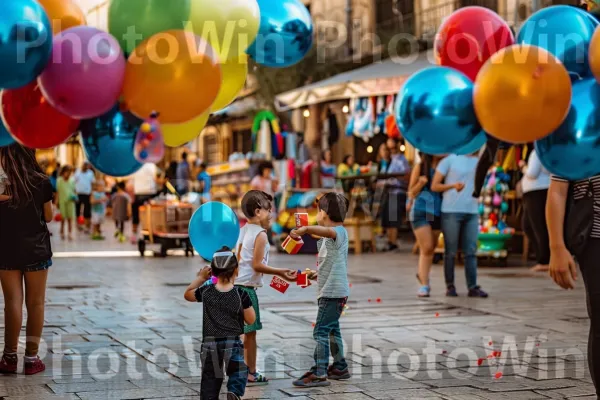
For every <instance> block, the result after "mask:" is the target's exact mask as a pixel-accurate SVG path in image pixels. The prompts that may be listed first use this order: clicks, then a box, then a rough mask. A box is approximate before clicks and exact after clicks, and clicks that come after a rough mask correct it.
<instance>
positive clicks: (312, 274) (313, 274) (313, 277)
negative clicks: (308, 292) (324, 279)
mask: <svg viewBox="0 0 600 400" xmlns="http://www.w3.org/2000/svg"><path fill="white" fill-rule="evenodd" d="M318 277H319V273H318V272H317V271H310V273H309V274H308V279H309V280H311V281H316V280H317V278H318Z"/></svg>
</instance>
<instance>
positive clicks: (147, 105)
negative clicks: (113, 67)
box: [123, 31, 221, 123]
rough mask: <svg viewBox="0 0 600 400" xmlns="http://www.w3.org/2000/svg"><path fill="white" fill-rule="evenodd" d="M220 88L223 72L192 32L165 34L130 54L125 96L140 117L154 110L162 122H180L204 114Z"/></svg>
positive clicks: (169, 32)
mask: <svg viewBox="0 0 600 400" xmlns="http://www.w3.org/2000/svg"><path fill="white" fill-rule="evenodd" d="M161 43H162V46H161ZM165 44H166V46H165ZM190 45H194V46H196V47H195V48H190ZM220 88H221V68H220V67H219V65H218V60H217V58H216V56H215V54H214V51H213V50H212V48H211V47H210V45H209V44H208V43H207V42H206V41H205V40H204V39H202V38H200V37H199V36H196V35H194V34H193V33H190V32H185V31H168V32H164V33H160V34H158V35H155V36H152V37H151V38H150V39H148V40H146V41H145V42H143V43H142V44H141V45H140V46H139V47H138V48H137V49H135V52H134V53H132V54H131V55H130V56H129V61H128V63H127V70H126V74H125V85H124V87H123V98H124V101H125V104H126V105H127V107H129V109H130V110H131V111H132V112H133V113H134V114H136V115H137V116H138V117H140V116H141V117H146V116H148V115H150V114H151V113H152V112H154V111H157V112H158V113H159V114H160V121H161V122H162V123H183V122H187V121H189V120H191V119H192V118H194V117H197V116H198V115H200V114H202V113H203V112H205V111H207V110H208V109H209V108H210V106H211V105H212V104H213V102H214V101H215V99H216V98H217V95H218V94H219V89H220Z"/></svg>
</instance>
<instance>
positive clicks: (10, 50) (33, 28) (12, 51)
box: [0, 0, 52, 89]
mask: <svg viewBox="0 0 600 400" xmlns="http://www.w3.org/2000/svg"><path fill="white" fill-rule="evenodd" d="M51 54H52V26H51V25H50V20H49V19H48V15H47V14H46V11H44V8H43V7H42V6H41V5H40V4H39V3H38V2H37V1H35V0H8V1H7V0H4V1H2V12H0V89H2V88H4V89H16V88H19V87H21V86H25V85H27V84H28V83H30V82H32V81H34V80H35V78H37V77H38V75H40V74H41V73H42V71H43V70H44V68H45V67H46V64H48V61H49V60H50V55H51Z"/></svg>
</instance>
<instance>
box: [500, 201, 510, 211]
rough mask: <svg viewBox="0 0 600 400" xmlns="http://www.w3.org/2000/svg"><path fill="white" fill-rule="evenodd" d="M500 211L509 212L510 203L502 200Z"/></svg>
mask: <svg viewBox="0 0 600 400" xmlns="http://www.w3.org/2000/svg"><path fill="white" fill-rule="evenodd" d="M500 211H502V212H503V213H506V212H508V203H507V202H505V201H504V202H502V204H501V205H500Z"/></svg>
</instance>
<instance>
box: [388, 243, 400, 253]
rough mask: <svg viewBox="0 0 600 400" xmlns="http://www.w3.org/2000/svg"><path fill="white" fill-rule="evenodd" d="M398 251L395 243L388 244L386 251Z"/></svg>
mask: <svg viewBox="0 0 600 400" xmlns="http://www.w3.org/2000/svg"><path fill="white" fill-rule="evenodd" d="M396 250H398V245H397V244H395V243H389V244H388V247H387V249H386V251H396Z"/></svg>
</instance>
